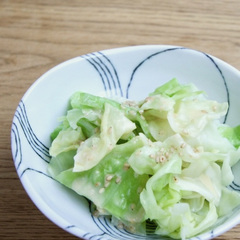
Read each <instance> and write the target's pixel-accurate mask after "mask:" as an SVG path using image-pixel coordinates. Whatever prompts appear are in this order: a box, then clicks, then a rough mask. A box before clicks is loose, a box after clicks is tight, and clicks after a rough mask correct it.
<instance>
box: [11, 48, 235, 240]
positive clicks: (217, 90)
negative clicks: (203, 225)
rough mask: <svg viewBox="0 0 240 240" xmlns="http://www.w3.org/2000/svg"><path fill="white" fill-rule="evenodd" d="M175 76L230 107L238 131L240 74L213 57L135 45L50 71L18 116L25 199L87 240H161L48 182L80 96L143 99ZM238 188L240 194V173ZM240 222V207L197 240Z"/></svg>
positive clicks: (16, 146)
mask: <svg viewBox="0 0 240 240" xmlns="http://www.w3.org/2000/svg"><path fill="white" fill-rule="evenodd" d="M174 77H176V78H177V79H178V81H179V82H180V83H189V82H192V83H194V84H195V85H196V86H197V87H198V88H199V89H202V90H204V91H206V93H207V94H208V96H209V98H211V99H215V100H217V101H221V102H222V101H227V102H228V103H229V106H230V108H229V112H228V114H227V116H226V118H225V119H224V120H223V121H225V122H226V123H228V124H230V125H232V126H235V125H237V124H239V119H240V110H239V101H240V95H239V92H240V72H239V71H238V70H236V69H234V68H233V67H231V66H230V65H228V64H227V63H225V62H223V61H221V60H219V59H217V58H215V57H213V56H210V55H208V54H206V53H203V52H199V51H196V50H192V49H187V48H183V47H175V46H155V45H153V46H136V47H126V48H119V49H112V50H104V51H101V52H95V53H91V54H87V55H83V56H80V57H76V58H74V59H71V60H68V61H66V62H64V63H62V64H60V65H58V66H56V67H54V68H53V69H51V70H49V71H48V72H47V73H45V74H44V75H43V76H41V77H40V78H39V79H38V80H37V81H36V82H35V83H34V84H33V85H32V86H31V87H30V88H29V90H28V91H27V92H26V94H25V95H24V96H23V98H22V100H21V101H20V103H19V105H18V107H17V109H16V113H15V115H14V119H13V123H12V130H11V142H12V154H13V159H14V163H15V166H16V169H17V173H18V175H19V178H20V180H21V182H22V184H23V186H24V188H25V190H26V192H27V193H28V195H29V196H30V198H31V199H32V201H33V202H34V203H35V204H36V206H37V207H38V208H39V210H40V211H41V212H42V213H43V214H45V215H46V216H47V217H48V218H49V219H50V220H51V221H53V222H54V223H55V224H57V225H58V226H59V227H61V228H63V229H64V230H66V231H68V232H69V233H71V234H73V235H75V236H78V237H81V238H83V239H94V240H96V239H101V240H107V239H124V240H126V239H156V237H154V236H152V237H150V236H148V237H143V236H134V235H131V234H129V233H127V232H125V231H120V230H117V229H116V228H114V227H113V226H111V224H110V223H109V221H108V220H107V218H104V217H102V218H95V217H93V215H92V214H91V209H90V205H89V203H88V201H87V200H86V199H85V198H83V197H81V196H78V195H77V194H75V193H73V192H72V191H71V190H68V189H66V188H65V187H63V186H62V185H60V184H59V183H57V182H56V181H54V180H53V179H52V178H51V177H49V175H48V173H47V171H46V168H47V164H48V162H49V153H48V148H49V145H50V138H49V134H50V132H51V131H52V130H53V129H54V128H55V127H56V126H57V124H58V123H57V119H58V117H59V116H61V115H63V114H64V113H65V111H66V108H67V103H68V99H69V97H70V96H71V95H72V94H73V93H74V92H75V91H77V90H81V91H86V92H89V93H92V94H97V95H104V96H107V97H112V96H114V95H117V96H122V97H127V98H131V99H134V100H139V99H142V98H144V97H146V96H147V95H148V93H150V92H151V91H153V90H154V89H155V88H156V87H158V86H159V85H161V84H163V83H164V82H167V81H169V80H170V79H172V78H174ZM239 170H240V164H238V166H236V167H235V169H234V172H235V173H236V172H237V171H239ZM232 187H233V188H235V189H236V190H237V191H240V175H239V174H236V178H235V182H234V183H233V185H232ZM29 218H31V216H29ZM238 223H240V207H239V208H237V209H235V211H233V212H232V213H231V214H230V215H229V216H227V217H226V218H224V219H222V221H221V224H220V225H218V226H215V227H214V228H213V229H211V230H210V231H208V232H205V233H203V234H201V235H199V236H197V237H194V238H193V239H198V240H203V239H211V238H213V237H216V236H218V235H220V234H222V233H224V232H225V231H227V230H229V229H230V228H232V227H233V226H235V225H237V224H238ZM158 239H166V238H161V237H158Z"/></svg>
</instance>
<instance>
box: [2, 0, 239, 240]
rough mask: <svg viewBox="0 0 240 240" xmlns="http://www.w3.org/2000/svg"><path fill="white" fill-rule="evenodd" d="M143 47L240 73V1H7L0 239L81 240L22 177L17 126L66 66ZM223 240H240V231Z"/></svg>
mask: <svg viewBox="0 0 240 240" xmlns="http://www.w3.org/2000/svg"><path fill="white" fill-rule="evenodd" d="M142 44H170V45H178V46H185V47H189V48H194V49H197V50H200V51H204V52H207V53H209V54H212V55H215V56H216V57H218V58H221V59H222V60H224V61H226V62H228V63H230V64H231V65H233V66H234V67H236V68H237V69H240V1H239V0H228V1H227V0H225V1H222V0H211V1H209V0H196V1H187V0H179V1H176V0H146V1H144V0H139V1H136V0H117V1H114V0H101V1H98V0H88V1H87V0H85V1H84V0H75V1H73V0H69V1H57V0H45V1H44V0H0V54H1V55H0V107H1V108H0V131H1V132H0V151H1V152H0V239H4V240H5V239H24V240H29V239H38V240H41V239H44V240H52V239H68V240H73V239H77V238H76V237H75V236H72V235H70V234H69V233H66V232H65V231H63V230H62V229H60V228H58V227H57V226H56V225H55V224H53V223H52V222H50V221H49V220H48V219H47V218H46V217H45V216H43V215H42V213H41V212H40V211H39V210H38V209H37V208H36V207H35V205H34V204H33V203H32V201H31V200H30V198H29V197H28V196H27V194H26V193H25V191H24V190H23V187H22V185H21V183H20V181H19V179H18V176H17V174H16V171H15V167H14V165H13V161H12V155H11V148H10V128H11V121H12V118H13V114H14V112H15V109H16V107H17V105H18V102H19V101H20V99H21V97H22V96H23V94H24V93H25V91H26V90H27V89H28V88H29V87H30V85H31V84H32V83H33V82H34V81H35V80H36V79H37V78H38V77H39V76H41V75H42V74H43V73H44V72H46V71H47V70H48V69H50V68H52V67H53V66H55V65H57V64H58V63H61V62H62V61H65V60H68V59H70V58H73V57H76V56H79V55H82V54H86V53H89V52H94V51H98V50H103V49H109V48H115V47H122V46H129V45H142ZM217 239H219V240H220V239H240V225H239V226H236V227H235V228H234V229H232V230H231V231H229V232H227V233H225V234H224V235H222V236H220V237H218V238H217Z"/></svg>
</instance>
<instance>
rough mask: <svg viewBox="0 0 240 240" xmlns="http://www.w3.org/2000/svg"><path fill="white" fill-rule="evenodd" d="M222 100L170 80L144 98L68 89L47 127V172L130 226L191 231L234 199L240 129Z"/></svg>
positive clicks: (182, 234)
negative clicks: (229, 120) (61, 109)
mask: <svg viewBox="0 0 240 240" xmlns="http://www.w3.org/2000/svg"><path fill="white" fill-rule="evenodd" d="M227 111H228V104H227V103H218V102H216V101H213V100H208V99H207V98H206V96H205V94H204V92H203V91H200V90H198V89H197V88H196V86H194V85H193V84H186V85H182V84H180V83H179V82H178V81H177V80H176V79H172V80H170V81H169V82H167V83H165V84H164V85H162V86H160V87H158V88H157V89H156V90H155V91H154V92H152V93H150V94H149V96H148V97H147V98H145V99H143V100H142V101H138V102H136V101H130V100H126V99H125V100H121V101H116V100H113V99H109V98H104V97H99V96H94V95H91V94H88V93H85V92H76V93H74V94H73V95H72V97H71V99H70V103H69V109H68V111H67V113H66V115H65V116H63V117H61V119H60V121H61V123H60V124H59V126H58V127H57V128H56V129H55V130H54V131H53V132H52V134H51V139H52V144H51V147H50V155H51V157H52V158H51V161H50V163H49V165H48V171H49V173H50V174H51V176H52V177H53V178H54V179H56V180H57V181H58V182H60V183H62V184H63V185H65V186H67V187H68V188H70V189H72V190H73V191H75V192H77V193H78V194H79V195H81V196H84V197H86V198H87V199H89V200H90V201H92V202H93V203H94V204H95V206H96V212H97V214H99V215H110V216H111V218H112V223H113V224H114V225H116V226H118V227H125V228H127V230H128V231H130V232H133V233H141V234H144V231H145V228H146V222H148V221H150V222H152V223H154V225H155V226H156V227H155V229H154V233H155V234H158V235H161V236H169V237H171V238H175V239H178V238H181V239H185V238H190V237H192V236H196V235H198V234H200V233H202V232H204V231H206V230H207V229H208V228H209V227H211V226H213V225H214V224H215V223H216V222H217V220H218V219H219V218H221V217H223V216H225V215H227V214H228V213H229V212H230V211H232V210H233V209H234V208H235V207H236V206H237V205H239V203H240V193H238V192H237V191H234V190H232V189H231V188H229V187H228V186H229V185H230V184H231V183H232V181H233V180H234V176H233V173H232V166H233V165H234V164H236V163H237V161H238V160H239V159H240V148H239V145H240V128H239V127H234V128H232V127H230V126H228V125H226V124H223V123H221V118H222V117H223V116H224V115H225V114H226V113H227Z"/></svg>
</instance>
